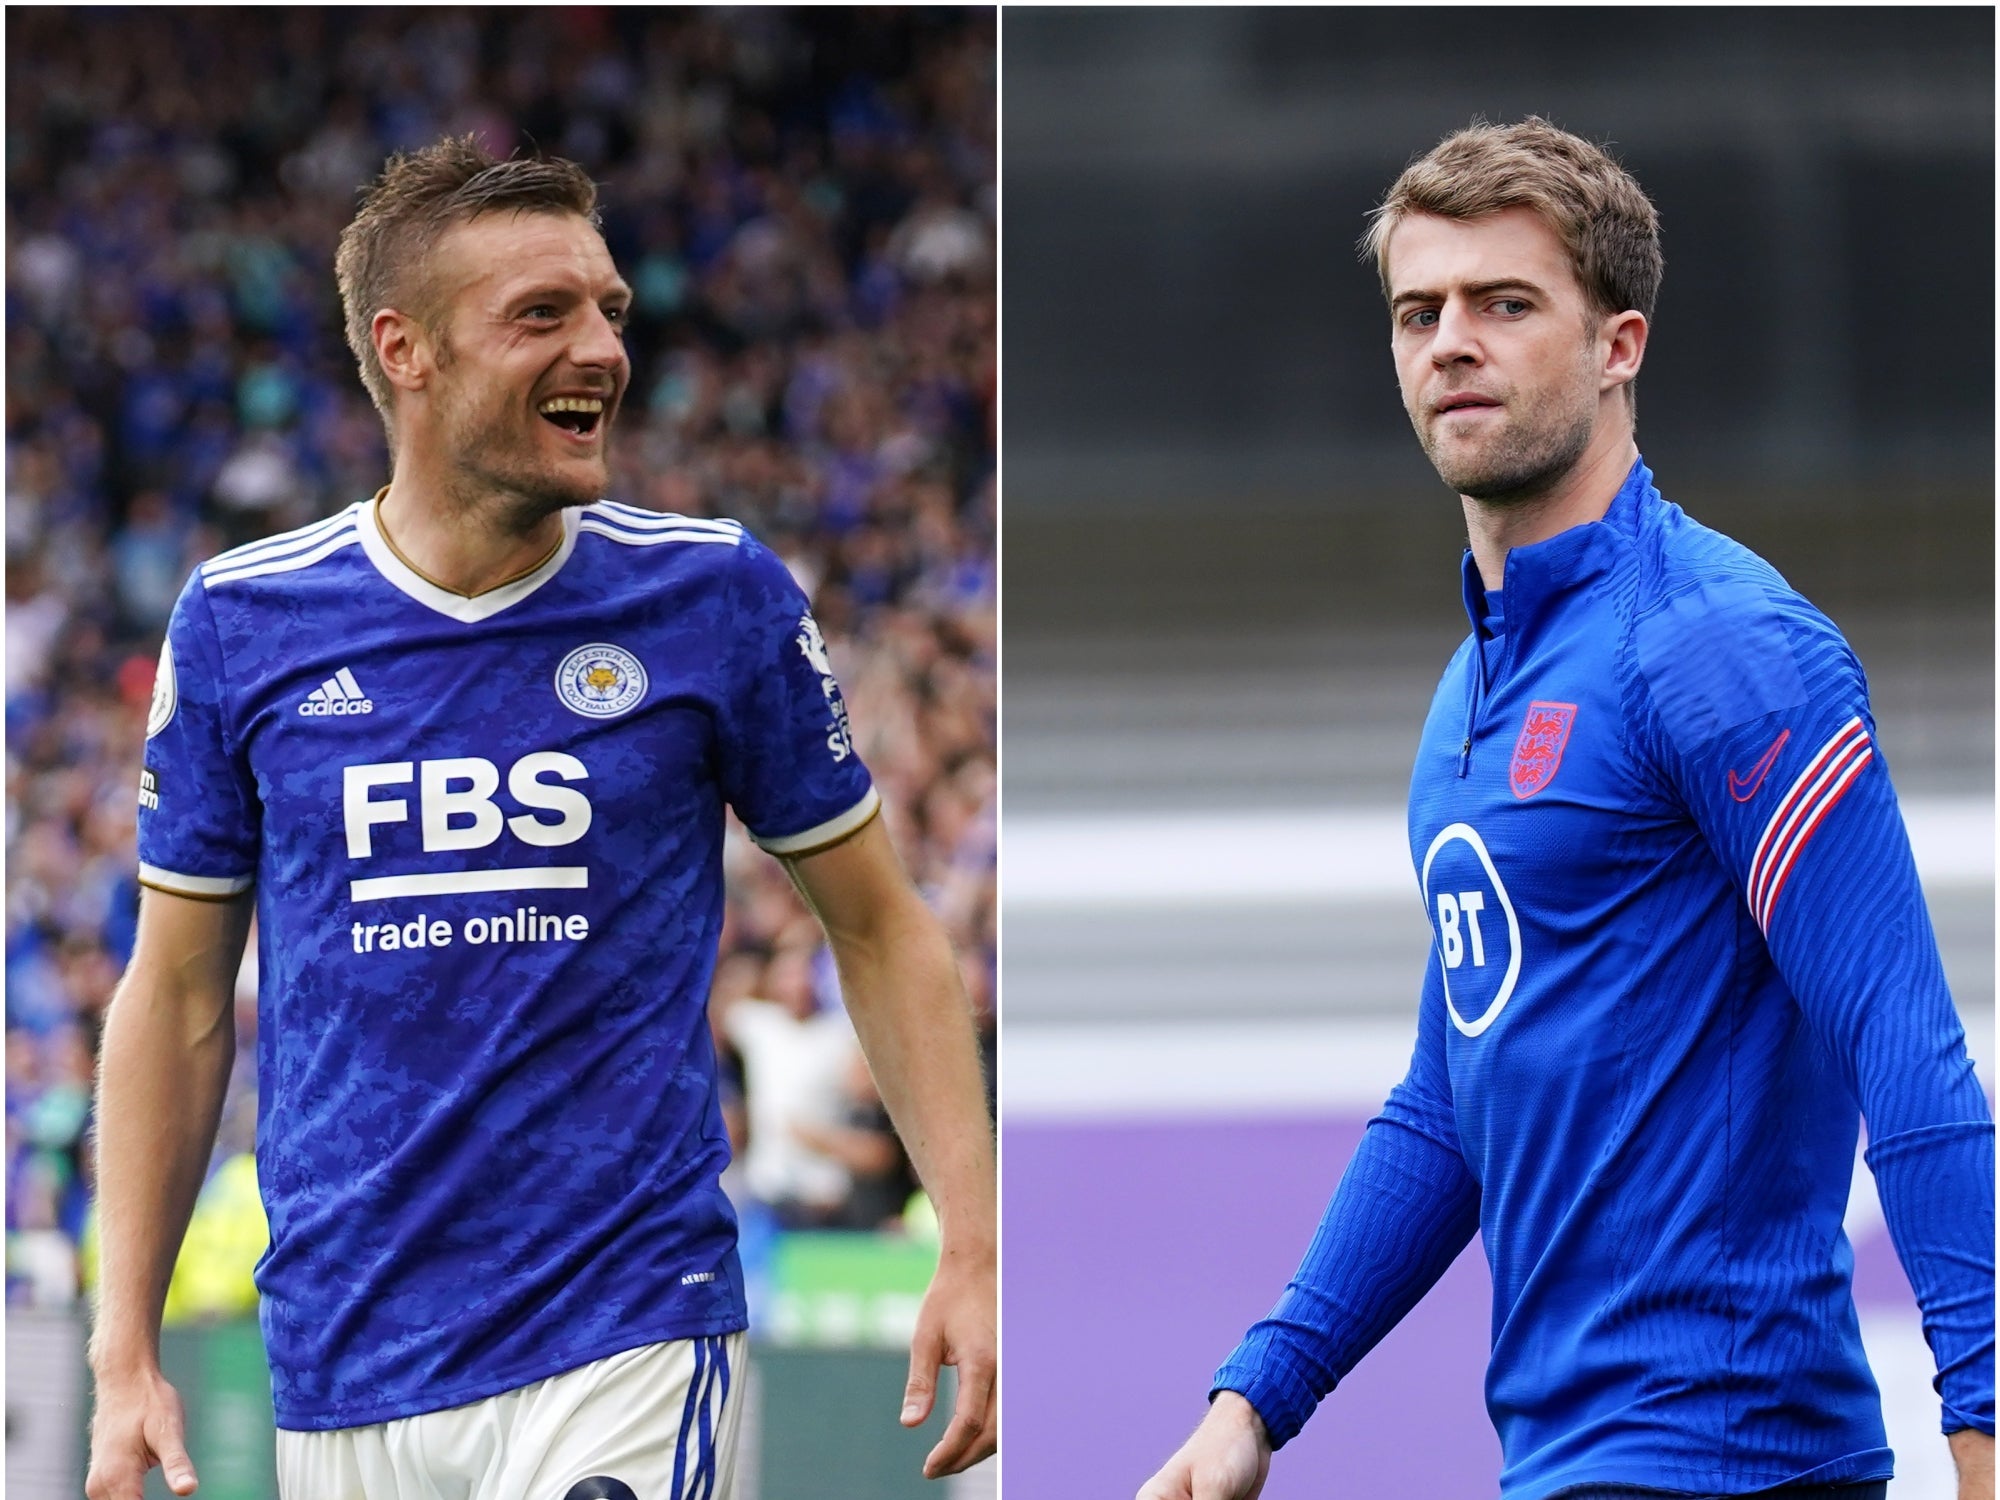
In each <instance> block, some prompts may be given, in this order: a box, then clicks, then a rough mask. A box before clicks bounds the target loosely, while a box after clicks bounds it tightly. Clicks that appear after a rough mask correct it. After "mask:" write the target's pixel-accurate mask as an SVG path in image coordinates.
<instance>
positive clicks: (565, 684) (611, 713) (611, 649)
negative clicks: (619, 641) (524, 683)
mask: <svg viewBox="0 0 2000 1500" xmlns="http://www.w3.org/2000/svg"><path fill="white" fill-rule="evenodd" d="M556 696H557V697H558V698H560V699H562V701H563V706H564V707H565V708H567V709H569V710H570V711H571V712H572V713H579V714H582V715H583V716H584V717H585V718H586V719H610V718H615V717H617V716H618V715H619V714H622V713H624V712H626V711H627V710H628V709H632V708H636V707H637V706H638V703H639V700H640V699H641V698H643V697H645V696H646V669H645V668H644V667H642V666H640V665H639V658H638V657H636V656H634V655H633V654H632V653H631V652H630V651H627V650H625V649H624V648H623V647H622V646H607V645H605V644H604V643H603V642H601V641H600V642H599V643H598V644H596V645H594V646H578V647H577V648H576V650H574V651H572V652H570V654H569V655H568V656H565V657H564V658H563V661H562V665H561V666H560V667H557V668H556Z"/></svg>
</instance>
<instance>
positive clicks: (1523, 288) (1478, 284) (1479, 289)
mask: <svg viewBox="0 0 2000 1500" xmlns="http://www.w3.org/2000/svg"><path fill="white" fill-rule="evenodd" d="M1460 290H1462V291H1463V292H1464V293H1465V295H1466V296H1468V297H1487V296H1491V295H1492V294H1493V293H1494V292H1532V293H1533V294H1534V295H1535V296H1537V297H1545V296H1547V295H1548V294H1547V293H1546V292H1544V291H1543V290H1542V289H1541V288H1540V287H1539V286H1536V285H1535V283H1534V282H1532V281H1528V280H1525V279H1523V278H1522V277H1519V276H1503V277H1502V278H1501V279H1500V280H1498V281H1469V282H1467V283H1466V284H1465V285H1464V286H1463V287H1462V288H1460ZM1444 299H1445V294H1444V293H1443V292H1433V291H1429V290H1426V289H1423V288H1416V289H1413V290H1411V291H1407V292H1398V293H1396V295H1395V296H1394V297H1393V298H1391V299H1390V302H1389V306H1390V307H1391V308H1392V309H1393V308H1398V307H1401V306H1402V305H1403V304H1404V303H1405V302H1442V301H1444Z"/></svg>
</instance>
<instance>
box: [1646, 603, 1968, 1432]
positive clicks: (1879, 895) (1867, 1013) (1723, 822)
mask: <svg viewBox="0 0 2000 1500" xmlns="http://www.w3.org/2000/svg"><path fill="white" fill-rule="evenodd" d="M1766 607H1767V609H1769V610H1770V611H1771V612H1772V613H1773V614H1777V613H1779V612H1780V610H1781V606H1780V605H1778V604H1777V603H1775V602H1774V603H1771V604H1769V605H1767V606H1766ZM1781 612H1782V620H1783V628H1784V631H1785V636H1786V638H1787V639H1788V640H1789V644H1790V654H1791V656H1792V659H1793V660H1794V661H1795V662H1796V663H1797V670H1798V673H1799V677H1800V680H1801V682H1802V685H1803V688H1804V690H1805V696H1806V698H1807V700H1808V701H1807V702H1806V703H1804V704H1802V705H1800V706H1799V707H1798V708H1796V709H1793V710H1790V711H1788V712H1786V713H1783V714H1774V715H1767V716H1762V717H1758V718H1753V719H1748V720H1745V721H1744V722H1742V723H1739V724H1733V725H1725V726H1724V727H1722V729H1721V730H1720V731H1719V732H1716V733H1714V734H1713V735H1712V737H1710V738H1708V739H1707V740H1705V741H1703V742H1702V743H1699V744H1694V743H1688V742H1686V741H1687V738H1688V737H1687V736H1686V734H1685V732H1683V735H1682V740H1683V743H1680V744H1674V743H1673V738H1674V737H1673V735H1672V734H1671V732H1670V731H1669V728H1668V723H1670V722H1671V721H1668V722H1667V723H1662V725H1661V726H1660V729H1659V731H1658V734H1659V739H1660V742H1661V748H1662V751H1663V752H1664V755H1665V759H1666V763H1667V764H1668V766H1669V767H1670V768H1671V771H1672V774H1673V775H1674V776H1675V779H1676V780H1677V782H1678V785H1679V787H1680V790H1681V792H1682V795H1683V796H1684V797H1685V798H1686V800H1687V802H1688V805H1689V806H1690V808H1691V810H1692V811H1693V813H1694V816H1695V820H1696V822H1697V823H1698V824H1699V825H1700V826H1701V829H1702V832H1703V834H1704V835H1705V836H1706V837H1707V839H1708V841H1709V844H1710V847H1711V848H1713V849H1714V850H1715V851H1716V853H1717V855H1718V856H1719V857H1720V858H1721V860H1722V861H1723V863H1724V865H1725V866H1727V867H1728V868H1729V869H1730V870H1731V871H1732V873H1733V874H1734V875H1735V876H1736V878H1737V880H1738V882H1739V886H1740V888H1741V889H1742V890H1743V891H1744V893H1745V900H1746V915H1747V918H1748V919H1749V921H1750V922H1751V923H1754V924H1755V925H1756V926H1761V927H1763V928H1764V932H1763V941H1764V942H1765V943H1766V944H1767V945H1768V947H1769V951H1770V955H1771V959H1772V961H1773V962H1774V963H1775V964H1776V966H1777V969H1778V972H1779V974H1780V975H1781V976H1782V977H1783V979H1784V981H1785V986H1786V988H1787V989H1789V990H1790V991H1791V993H1792V995H1793V996H1794V997H1795V999H1796V1000H1797V1002H1798V1005H1799V1009H1800V1011H1801V1012H1802V1014H1803V1015H1804V1016H1805V1018H1806V1021H1807V1024H1808V1025H1809V1026H1810V1027H1811V1028H1812V1030H1813V1032H1814V1033H1815V1034H1816V1035H1817V1036H1818V1038H1819V1040H1820V1042H1821V1044H1822V1045H1823V1046H1824V1047H1825V1049H1826V1052H1827V1055H1828V1056H1829V1057H1830V1058H1831V1060H1832V1061H1833V1064H1834V1067H1835V1070H1836V1071H1837V1072H1838V1074H1839V1075H1840V1077H1841V1079H1842V1081H1843V1082H1844V1083H1845V1084H1846V1085H1847V1087H1848V1089H1849V1090H1850V1092H1851V1093H1852V1095H1853V1097H1854V1099H1855V1101H1856V1102H1857V1103H1858V1104H1859V1105H1860V1106H1861V1113H1862V1116H1863V1118H1864V1119H1865V1120H1866V1121H1867V1124H1868V1134H1869V1139H1870V1142H1871V1145H1870V1147H1869V1150H1868V1153H1867V1160H1868V1162H1869V1165H1870V1166H1871V1167H1872V1168H1873V1169H1874V1172H1875V1178H1876V1187H1877V1191H1878V1193H1879V1195H1880V1197H1881V1201H1882V1212H1883V1216H1884V1218H1885V1219H1886V1220H1887V1223H1888V1226H1889V1233H1890V1237H1891V1239H1892V1241H1893V1243H1894V1244H1895V1247H1896V1253H1897V1256H1898V1258H1899V1259H1900V1260H1901V1261H1902V1264H1903V1270H1904V1272H1905V1274H1907V1275H1908V1277H1909V1279H1910V1285H1911V1288H1912V1290H1913V1291H1914V1292H1915V1293H1916V1297H1917V1302H1918V1305H1919V1307H1920V1308H1921V1309H1922V1312H1923V1321H1924V1333H1925V1336H1926V1338H1928V1339H1929V1341H1930V1345H1931V1349H1932V1352H1933V1353H1934V1354H1935V1356H1936V1358H1937V1363H1938V1376H1937V1381H1936V1384H1937V1388H1938V1391H1939V1394H1940V1395H1941V1396H1942V1397H1943V1401H1944V1412H1943V1425H1944V1430H1945V1431H1947V1432H1950V1431H1955V1430H1958V1429H1960V1428H1964V1427H1977V1428H1979V1429H1980V1430H1981V1431H1984V1432H1992V1431H1993V1229H1994V1219H1993V1213H1994V1201H1993V1126H1992V1121H1991V1115H1990V1112H1989V1110H1988V1108H1987V1103H1986V1096H1985V1094H1984V1093H1983V1092H1982V1090H1981V1089H1980V1086H1979V1081H1978V1079H1977V1077H1976V1076H1975V1074H1974V1072H1973V1067H1972V1062H1971V1059H1970V1058H1969V1057H1968V1056H1967V1055H1966V1050H1965V1032H1964V1028H1963V1027H1962V1025H1961V1024H1960V1022H1959V1019H1958V1012H1957V1010H1956V1008H1955V1007H1954V1006H1953V1004H1952V1001H1951V994H1950V991H1949V990H1948V988H1947V987H1946V984H1945V977H1944V968H1943V965H1942V963H1941V962H1940V960H1939V957H1938V951H1937V940H1936V938H1935V936H1934V935H1933V933H1932V931H1931V924H1930V919H1929V913H1928V911H1927V909H1926V907H1925V904H1924V897H1923V890H1922V887H1921V885H1920V884H1919V882H1918V877H1917V866H1916V860H1915V857H1914V856H1913V854H1912V853H1911V850H1910V840H1909V835H1908V833H1907V832H1906V831H1905V829H1904V826H1903V818H1902V813H1901V810H1900V808H1899V807H1898V806H1897V801H1896V794H1895V790H1894V787H1893V786H1892V784H1891V782H1890V780H1889V774H1888V768H1887V766H1886V764H1885V762H1884V761H1883V758H1882V755H1881V751H1880V746H1879V745H1877V744H1876V743H1875V741H1874V733H1875V724H1874V720H1873V718H1872V716H1871V715H1870V714H1869V711H1868V697H1867V684H1866V682H1865V680H1864V678H1863V677H1862V674H1861V669H1860V666H1859V664H1858V663H1857V662H1856V661H1855V660H1854V657H1853V654H1852V653H1851V652H1850V651H1849V650H1848V647H1847V643H1846V642H1845V641H1844V640H1843V639H1842V638H1841V636H1840V634H1839V632H1838V631H1837V630H1835V629H1834V627H1833V626H1832V624H1831V623H1829V622H1828V621H1827V620H1826V619H1825V618H1824V617H1823V616H1821V615H1819V614H1818V613H1817V612H1816V611H1813V610H1811V609H1810V607H1809V606H1806V605H1805V604H1804V603H1803V601H1797V600H1792V601H1786V602H1785V603H1784V604H1783V606H1782V611H1781ZM1711 613H1713V611H1711ZM1654 686H1655V688H1656V697H1657V696H1658V693H1657V689H1658V688H1659V686H1660V681H1659V677H1658V676H1656V677H1655V680H1654ZM1786 726H1789V727H1790V728H1791V729H1792V730H1793V732H1794V733H1795V734H1796V735H1797V737H1798V739H1799V741H1800V742H1801V743H1802V744H1803V745H1804V746H1806V747H1807V752H1806V755H1807V756H1810V757H1811V759H1810V760H1807V759H1806V756H1802V757H1800V761H1802V762H1804V763H1806V764H1807V765H1808V766H1809V767H1811V766H1822V765H1823V766H1824V769H1823V770H1822V771H1820V772H1819V773H1818V774H1813V773H1812V772H1811V771H1810V770H1808V771H1807V772H1804V773H1801V774H1800V775H1799V776H1798V778H1797V780H1796V781H1795V782H1792V783H1789V784H1786V783H1782V782H1781V783H1779V786H1785V787H1786V788H1787V793H1788V795H1787V797H1786V798H1785V799H1782V801H1781V802H1780V805H1781V807H1782V806H1789V807H1790V808H1792V809H1793V811H1792V813H1791V814H1790V815H1788V816H1784V817H1776V816H1774V817H1768V818H1767V817H1766V816H1765V813H1764V810H1763V804H1761V803H1760V804H1758V805H1757V806H1758V809H1759V810H1758V812H1757V814H1756V815H1755V816H1745V814H1746V813H1747V812H1749V811H1750V809H1749V808H1748V807H1745V806H1743V805H1741V804H1739V803H1738V802H1737V801H1736V799H1734V798H1733V797H1731V795H1730V794H1729V792H1728V790H1727V788H1728V785H1729V782H1728V770H1729V768H1731V767H1735V766H1745V765H1749V764H1751V763H1752V761H1753V760H1754V759H1755V758H1756V756H1757V755H1758V754H1759V753H1760V752H1761V751H1762V750H1763V749H1764V747H1765V746H1766V745H1768V744H1769V743H1770V741H1771V740H1772V738H1773V736H1774V735H1775V734H1777V733H1779V732H1780V730H1781V728H1783V727H1786ZM1815 749H1817V750H1818V754H1817V755H1814V754H1813V751H1814V750H1815ZM1843 756H1845V757H1846V758H1847V761H1848V763H1849V764H1855V763H1857V762H1858V768H1857V769H1856V770H1855V772H1854V774H1853V775H1852V777H1851V778H1844V777H1842V776H1840V775H1839V774H1837V773H1838V771H1839V769H1840V767H1839V764H1838V763H1839V762H1840V760H1841V759H1842V757H1843ZM1864 757H1865V759H1864ZM1788 764H1790V763H1788ZM1775 790H1777V788H1776V787H1774V791H1775ZM1788 830H1789V836H1788ZM1774 872H1775V875H1774ZM1777 876H1781V877H1782V878H1776V877H1777ZM1749 940H1750V941H1756V935H1755V934H1754V933H1752V934H1750V935H1749Z"/></svg>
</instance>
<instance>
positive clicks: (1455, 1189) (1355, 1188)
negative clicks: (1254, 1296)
mask: <svg viewBox="0 0 2000 1500" xmlns="http://www.w3.org/2000/svg"><path fill="white" fill-rule="evenodd" d="M1444 1027H1445V1019H1444V986H1443V981H1442V977H1441V973H1440V970H1439V967H1438V957H1437V951H1436V949H1435V947H1433V949H1432V951H1431V959H1430V965H1429V968H1428V969H1427V971H1426V974H1425V978H1424V992H1423V1001H1422V1005H1421V1007H1420V1009H1419V1013H1418V1021H1417V1046H1416V1051H1415V1054H1414V1055H1413V1057H1412V1058H1411V1061H1410V1070H1409V1073H1408V1074H1407V1075H1406V1076H1405V1077H1404V1079H1403V1081H1402V1082H1401V1083H1399V1084H1398V1085H1397V1086H1396V1087H1395V1089H1394V1090H1392V1091H1391V1093H1390V1095H1389V1098H1388V1101H1387V1102H1386V1103H1385V1104H1384V1105H1383V1107H1382V1112H1381V1113H1380V1114H1378V1115H1377V1116H1376V1117H1375V1118H1374V1119H1372V1120H1370V1121H1369V1122H1368V1128H1367V1130H1366V1131H1364V1132H1363V1134H1362V1137H1361V1144H1360V1146H1359V1147H1358V1148H1357V1149H1356V1150H1355V1153H1354V1158H1353V1160H1352V1161H1350V1162H1349V1163H1348V1167H1347V1171H1346V1172H1345V1173H1344V1174H1343V1175H1342V1177H1341V1180H1340V1185H1339V1187H1338V1188H1337V1189H1336V1190H1335V1191H1334V1195H1333V1200H1332V1202H1330V1203H1329V1204H1328V1205H1327V1209H1326V1213H1325V1215H1324V1216H1323V1217H1322V1218H1321V1220H1320V1225H1319V1229H1318V1231H1317V1232H1316V1233H1315V1234H1314V1235H1313V1239H1312V1243H1311V1245H1310V1246H1309V1247H1308V1248H1307V1250H1306V1254H1305V1259H1304V1260H1303V1261H1301V1262H1300V1265H1299V1269H1298V1271H1297V1272H1296V1273H1295V1274H1294V1275H1293V1277H1292V1279H1291V1281H1290V1283H1289V1284H1288V1285H1287V1286H1286V1288H1285V1294H1284V1296H1283V1297H1281V1298H1280V1299H1279V1300H1278V1304H1277V1306H1276V1307H1274V1308H1273V1309H1272V1310H1271V1313H1270V1315H1269V1316H1268V1317H1266V1318H1265V1319H1264V1320H1263V1321H1262V1322H1260V1323H1258V1324H1256V1325H1255V1326H1254V1327H1252V1328H1251V1330H1250V1331H1249V1333H1248V1334H1246V1335H1245V1336H1244V1339H1243V1342H1242V1343H1241V1344H1239V1345H1238V1346H1237V1348H1236V1350H1235V1352H1234V1353H1232V1354H1231V1355H1230V1356H1229V1358H1228V1359H1227V1360H1226V1361H1225V1362H1224V1363H1223V1365H1222V1368H1221V1369H1220V1370H1218V1371H1217V1372H1216V1375H1215V1380H1214V1389H1215V1390H1233V1391H1237V1392H1239V1393H1241V1394H1242V1395H1243V1396H1244V1398H1245V1399H1247V1400H1248V1401H1249V1402H1250V1404H1251V1405H1252V1406H1254V1407H1256V1408H1257V1412H1258V1415H1259V1416H1261V1417H1262V1418H1263V1420H1264V1425H1265V1427H1266V1428H1267V1429H1268V1430H1269V1432H1270V1436H1271V1444H1272V1446H1273V1447H1274V1448H1275V1447H1282V1446H1283V1445H1284V1444H1285V1443H1287V1442H1289V1441H1290V1440H1291V1439H1292V1438H1293V1437H1294V1436H1295V1435H1296V1434H1297V1433H1298V1431H1299V1429H1300V1428H1301V1427H1303V1426H1304V1425H1305V1422H1306V1419H1307V1418H1308V1417H1310V1416H1311V1415H1312V1413H1313V1410H1314V1408H1315V1407H1317V1406H1318V1404H1319V1402H1320V1401H1321V1400H1322V1399H1324V1398H1325V1396H1326V1395H1327V1393H1328V1392H1329V1391H1331V1390H1332V1389H1333V1388H1334V1386H1335V1385H1336V1384H1338V1383H1339V1381H1340V1380H1341V1378H1342V1377H1344V1376H1345V1375H1346V1374H1347V1372H1348V1371H1349V1370H1351V1369H1353V1368H1354V1366H1355V1365H1356V1364H1357V1363H1359V1362H1360V1360H1361V1357H1362V1356H1363V1355H1365V1354H1366V1353H1367V1352H1368V1351H1369V1350H1370V1349H1372V1348H1374V1347H1375V1345H1376V1344H1377V1343H1378V1342H1379V1341H1380V1340H1381V1339H1382V1337H1383V1336H1384V1335H1385V1334H1387V1333H1388V1331H1389V1330H1390V1329H1391V1328H1393V1327H1395V1326H1396V1324H1397V1323H1398V1322H1399V1321H1401V1319H1402V1317H1403V1315H1404V1314H1405V1313H1407V1312H1408V1311H1409V1310H1410V1309H1411V1308H1412V1307H1414V1306H1416V1304H1417V1302H1418V1300H1419V1299H1421V1298H1422V1296H1423V1295H1424V1293H1425V1292H1427V1291H1429V1290H1430V1288H1431V1287H1432V1286H1433V1285H1435V1284H1436V1282H1437V1279H1438V1278H1439V1277H1440V1276H1442V1275H1443V1274H1444V1272H1445V1270H1446V1268H1447V1267H1449V1266H1450V1265H1451V1263H1452V1261H1453V1259H1454V1258H1455V1257H1456V1256H1457V1255H1458V1252H1459V1251H1460V1250H1462V1249H1464V1248H1465V1245H1466V1243H1467V1242H1468V1241H1469V1240H1470V1239H1471V1238H1472V1235H1473V1232H1474V1230H1476V1229H1477V1228H1478V1227H1479V1185H1478V1183H1477V1182H1476V1181H1475V1180H1474V1179H1473V1176H1472V1173H1471V1172H1470V1171H1469V1170H1467V1168H1466V1164H1465V1159H1464V1157H1463V1156H1462V1155H1461V1154H1460V1151H1459V1147H1458V1140H1457V1130H1456V1126H1455V1125H1454V1123H1453V1118H1452V1105H1451V1085H1450V1078H1449V1076H1448V1074H1447V1072H1446V1068H1445V1039H1444Z"/></svg>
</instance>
